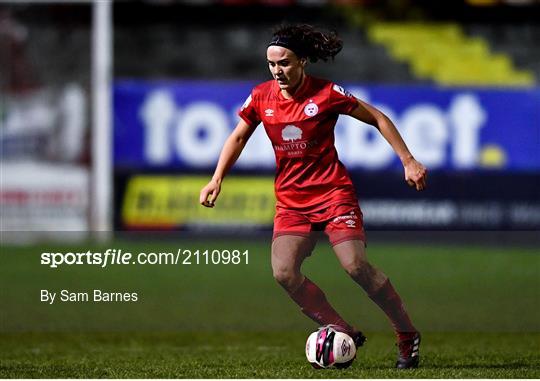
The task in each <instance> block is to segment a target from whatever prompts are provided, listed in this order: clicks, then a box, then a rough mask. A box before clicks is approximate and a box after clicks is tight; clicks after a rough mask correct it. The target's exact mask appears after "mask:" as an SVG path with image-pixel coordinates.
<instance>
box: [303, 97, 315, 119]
mask: <svg viewBox="0 0 540 381" xmlns="http://www.w3.org/2000/svg"><path fill="white" fill-rule="evenodd" d="M318 112H319V106H317V105H316V104H315V103H313V99H310V100H309V103H308V104H307V105H306V107H304V114H306V115H307V116H314V115H317V113H318Z"/></svg>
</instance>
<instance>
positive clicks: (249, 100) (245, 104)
mask: <svg viewBox="0 0 540 381" xmlns="http://www.w3.org/2000/svg"><path fill="white" fill-rule="evenodd" d="M250 103H251V94H250V95H249V97H247V99H246V100H245V102H244V104H243V105H242V107H241V108H240V111H242V110H244V109H245V108H246V107H247V106H249V104H250Z"/></svg>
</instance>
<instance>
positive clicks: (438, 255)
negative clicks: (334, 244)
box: [0, 239, 540, 378]
mask: <svg viewBox="0 0 540 381" xmlns="http://www.w3.org/2000/svg"><path fill="white" fill-rule="evenodd" d="M105 247H112V248H122V249H123V250H124V251H131V252H139V251H145V252H148V251H176V250H177V249H178V248H180V247H181V248H186V249H191V250H196V249H201V250H202V249H206V248H208V249H214V248H215V249H225V248H239V249H242V250H249V263H248V264H241V265H210V264H209V265H202V264H201V265H194V264H192V265H176V266H175V265H154V266H150V265H125V266H120V265H117V266H109V267H107V268H104V269H102V268H97V267H96V266H89V265H81V266H64V267H59V268H57V269H50V268H48V267H46V266H44V265H41V264H40V263H39V255H40V253H41V252H44V251H52V250H55V251H63V252H66V251H70V250H77V249H78V250H79V251H81V249H83V248H84V249H85V250H86V249H92V250H94V251H99V250H102V249H104V248H105ZM368 255H369V258H370V260H371V261H372V263H374V264H375V265H376V266H378V267H380V268H381V269H383V271H384V272H385V273H386V274H387V275H388V276H389V277H390V278H391V280H392V282H393V283H394V285H395V287H396V289H398V291H399V292H400V294H401V295H402V298H403V300H404V302H405V304H406V306H407V309H408V310H409V312H410V314H411V316H412V318H413V320H414V322H415V324H416V325H417V327H419V329H420V330H421V331H422V333H423V343H422V347H421V367H420V368H419V369H417V370H412V371H397V370H394V369H393V365H394V362H395V356H396V347H395V345H394V338H393V335H392V332H391V329H390V325H389V323H388V321H387V320H386V318H385V317H384V315H383V314H382V312H380V311H379V310H378V309H377V307H376V306H375V305H374V304H373V303H372V302H371V301H370V300H369V299H368V298H367V297H366V295H365V294H364V292H363V291H362V290H361V289H360V288H359V287H358V286H356V285H355V284H354V283H353V282H352V281H351V280H350V279H349V278H348V277H347V276H346V274H345V273H344V272H343V271H342V270H341V269H340V268H339V264H338V262H337V259H336V258H335V257H334V256H333V255H332V253H331V250H330V248H329V246H328V245H326V244H319V245H318V247H317V249H316V251H315V252H314V254H313V255H312V257H311V258H309V259H308V260H307V261H306V263H305V266H304V272H305V273H306V274H307V275H308V276H309V277H310V278H311V279H312V280H314V281H315V282H316V283H318V284H319V285H320V286H321V288H323V290H325V292H326V294H327V297H328V299H329V300H330V301H331V303H332V304H333V305H334V307H335V308H336V309H337V310H338V311H340V312H341V314H342V315H343V316H344V317H345V318H346V319H347V320H349V321H350V322H351V323H353V324H355V325H356V326H358V327H359V328H360V329H362V330H363V331H365V332H366V334H367V336H368V342H367V343H366V345H365V346H364V347H363V348H362V349H361V350H360V352H359V354H358V358H357V360H356V361H355V363H354V364H353V366H352V367H351V368H349V369H347V370H342V371H339V370H333V369H330V370H315V369H312V368H311V366H310V365H309V364H308V363H307V362H306V360H305V355H304V343H305V340H306V338H307V336H308V334H309V333H310V332H311V331H312V330H314V329H316V325H315V324H314V323H312V322H311V321H309V320H308V319H307V318H306V317H304V316H303V315H302V314H301V313H300V311H299V310H298V309H297V307H296V305H294V303H293V302H291V301H290V300H289V299H288V298H287V296H286V295H285V293H284V291H283V290H282V289H281V288H280V287H279V286H277V284H276V283H275V282H274V280H273V279H272V275H271V268H270V261H269V243H268V242H258V241H249V242H248V241H246V240H227V241H213V240H208V241H206V242H205V241H200V240H199V241H186V240H179V241H170V240H158V239H155V240H151V241H148V240H125V239H124V240H118V241H114V242H113V243H111V244H108V245H107V246H103V245H102V246H99V245H95V244H90V243H88V244H77V245H62V246H59V245H52V244H42V245H34V246H7V245H3V246H2V248H1V254H0V283H1V284H0V302H1V308H0V378H36V377H39V378H58V377H60V378H72V377H73V378H102V377H103V378H539V377H540V256H539V255H538V251H537V250H535V249H532V248H520V247H493V246H463V245H452V246H444V245H437V246H436V245H428V246H425V245H424V246H423V245H411V244H403V245H398V244H388V243H385V242H371V243H370V246H369V250H368ZM95 288H99V289H103V290H106V291H117V290H122V291H123V290H127V291H130V292H131V291H133V292H138V294H139V297H140V299H139V301H138V302H136V303H108V304H105V303H57V304H54V305H48V304H46V303H41V302H40V301H39V292H40V289H49V290H56V291H59V290H61V289H69V290H92V289H95Z"/></svg>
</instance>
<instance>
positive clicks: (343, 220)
mask: <svg viewBox="0 0 540 381" xmlns="http://www.w3.org/2000/svg"><path fill="white" fill-rule="evenodd" d="M316 231H324V232H325V233H326V235H327V236H328V238H329V240H330V243H331V244H332V246H335V245H337V244H338V243H341V242H345V241H350V240H353V239H358V240H361V241H362V242H364V243H365V242H366V235H365V232H364V219H363V216H362V211H361V210H360V207H359V206H358V204H350V203H347V204H336V205H331V206H329V207H328V208H326V209H322V210H320V211H317V212H313V213H301V212H299V211H297V210H293V209H286V208H281V207H277V211H276V216H275V217H274V236H273V239H276V238H277V237H279V236H282V235H299V236H305V237H310V236H311V235H312V233H313V232H316Z"/></svg>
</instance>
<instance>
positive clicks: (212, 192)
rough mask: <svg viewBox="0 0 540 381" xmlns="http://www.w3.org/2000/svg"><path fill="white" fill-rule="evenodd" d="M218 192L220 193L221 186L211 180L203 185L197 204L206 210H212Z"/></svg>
mask: <svg viewBox="0 0 540 381" xmlns="http://www.w3.org/2000/svg"><path fill="white" fill-rule="evenodd" d="M219 192H221V184H220V183H219V182H217V181H216V180H214V179H212V180H210V182H209V183H208V184H206V185H205V187H204V188H203V189H201V194H200V196H199V202H200V203H201V205H203V206H206V207H207V208H213V207H214V205H215V202H216V199H217V198H218V195H219ZM209 197H210V198H209Z"/></svg>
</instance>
